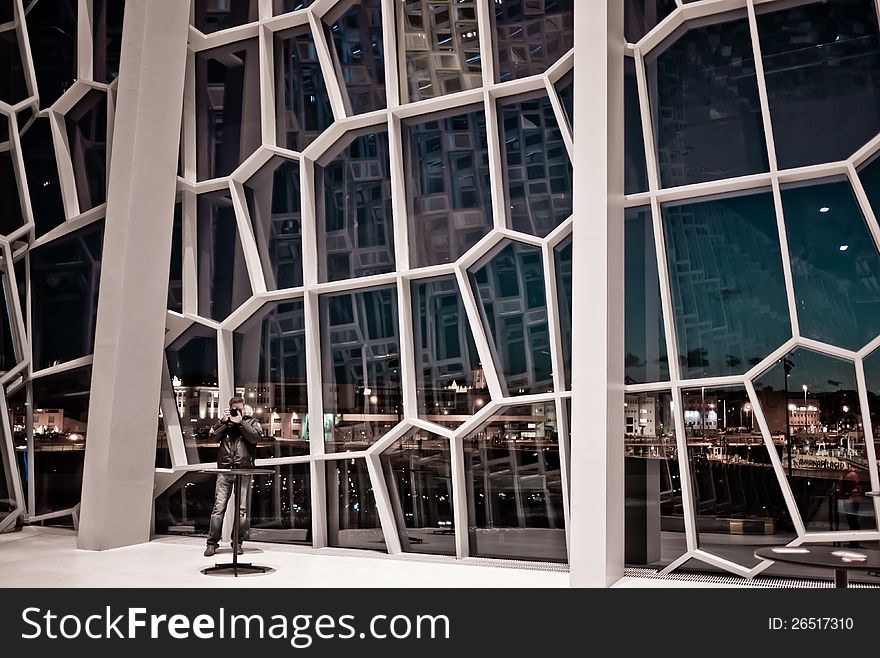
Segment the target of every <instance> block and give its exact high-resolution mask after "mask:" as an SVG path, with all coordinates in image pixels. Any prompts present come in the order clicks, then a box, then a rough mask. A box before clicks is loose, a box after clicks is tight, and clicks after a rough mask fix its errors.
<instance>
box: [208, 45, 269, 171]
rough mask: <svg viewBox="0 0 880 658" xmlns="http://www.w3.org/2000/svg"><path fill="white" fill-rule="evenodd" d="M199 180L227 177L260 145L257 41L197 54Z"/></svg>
mask: <svg viewBox="0 0 880 658" xmlns="http://www.w3.org/2000/svg"><path fill="white" fill-rule="evenodd" d="M195 57H196V151H197V152H196V160H197V167H196V170H197V174H198V180H200V181H201V180H206V179H208V178H219V177H221V176H228V175H229V174H231V173H232V172H233V171H235V169H236V167H238V165H239V164H240V163H241V162H243V161H244V160H245V159H246V158H247V157H248V156H249V155H250V154H251V153H253V152H254V151H256V150H257V148H258V147H259V146H260V143H261V140H262V135H261V131H260V86H259V85H260V57H259V47H258V42H257V39H248V40H246V41H239V42H237V43H233V44H230V45H228V46H221V47H220V48H213V49H211V50H203V51H200V52H197V53H196V55H195Z"/></svg>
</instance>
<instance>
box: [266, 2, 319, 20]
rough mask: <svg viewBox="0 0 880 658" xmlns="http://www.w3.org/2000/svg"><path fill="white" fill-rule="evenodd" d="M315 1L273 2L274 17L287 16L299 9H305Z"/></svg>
mask: <svg viewBox="0 0 880 658" xmlns="http://www.w3.org/2000/svg"><path fill="white" fill-rule="evenodd" d="M313 1H314V0H272V15H273V16H278V15H279V14H286V13H287V12H290V11H296V10H297V9H305V8H306V7H308V6H309V5H310V4H312V2H313Z"/></svg>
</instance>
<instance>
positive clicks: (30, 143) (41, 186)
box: [21, 117, 64, 238]
mask: <svg viewBox="0 0 880 658" xmlns="http://www.w3.org/2000/svg"><path fill="white" fill-rule="evenodd" d="M21 151H22V158H23V159H24V170H25V173H26V175H27V181H28V193H29V194H30V199H31V209H32V210H33V213H34V223H35V224H36V227H35V229H34V231H35V234H36V237H38V238H39V237H41V236H43V235H45V234H46V233H48V232H49V231H51V230H52V229H53V228H55V227H56V226H59V225H61V224H62V223H63V222H64V203H63V202H62V200H61V183H60V182H59V180H58V166H57V165H56V163H55V146H54V144H53V142H52V130H51V128H50V127H49V119H48V117H37V118H36V119H34V122H33V123H32V124H31V125H30V126H28V129H27V130H26V131H24V132H23V133H22V135H21Z"/></svg>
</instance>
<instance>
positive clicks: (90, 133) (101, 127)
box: [64, 89, 107, 212]
mask: <svg viewBox="0 0 880 658" xmlns="http://www.w3.org/2000/svg"><path fill="white" fill-rule="evenodd" d="M64 123H65V125H66V127H67V143H68V145H69V147H70V160H71V163H72V164H73V174H74V178H75V180H76V193H77V197H78V198H79V209H80V212H85V211H86V210H89V209H91V208H94V207H95V206H99V205H101V204H102V203H104V201H105V200H106V199H107V95H106V93H105V92H103V91H98V90H97V89H91V90H90V91H89V92H88V93H87V94H86V95H85V96H83V98H82V99H81V100H80V101H79V102H77V104H76V105H74V107H73V109H71V110H70V111H69V112H68V113H67V115H66V116H65V117H64Z"/></svg>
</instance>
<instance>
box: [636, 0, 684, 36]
mask: <svg viewBox="0 0 880 658" xmlns="http://www.w3.org/2000/svg"><path fill="white" fill-rule="evenodd" d="M674 10H675V0H624V5H623V20H624V27H623V33H624V34H625V35H626V40H627V41H629V42H630V43H636V42H637V41H638V40H639V39H641V38H642V37H643V36H645V35H646V34H647V33H648V32H650V31H651V30H653V29H654V27H656V26H657V24H658V23H659V22H660V21H662V20H663V19H664V18H666V17H667V16H669V14H671V13H672V12H673V11H674Z"/></svg>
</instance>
